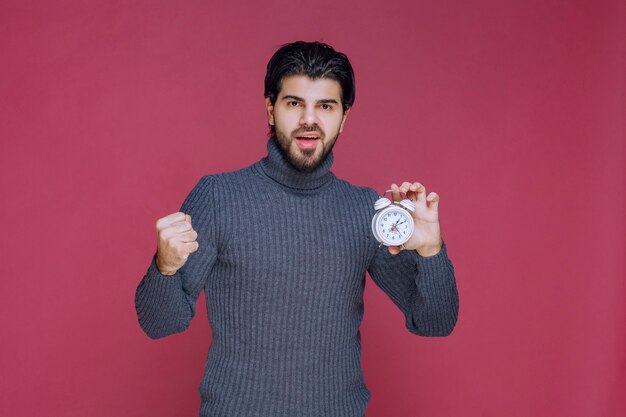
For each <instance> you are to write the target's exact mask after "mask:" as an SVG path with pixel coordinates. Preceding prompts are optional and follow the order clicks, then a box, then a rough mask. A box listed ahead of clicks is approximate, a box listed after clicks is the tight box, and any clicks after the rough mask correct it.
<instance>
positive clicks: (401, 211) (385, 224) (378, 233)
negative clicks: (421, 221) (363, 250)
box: [372, 190, 415, 246]
mask: <svg viewBox="0 0 626 417" xmlns="http://www.w3.org/2000/svg"><path fill="white" fill-rule="evenodd" d="M392 191H394V190H387V191H385V193H384V194H383V195H382V196H381V197H380V198H379V199H378V200H377V201H376V203H374V209H375V210H376V214H374V218H372V233H374V237H375V238H376V240H377V241H379V242H380V245H381V246H382V245H385V246H400V245H402V244H403V243H405V242H407V241H408V240H409V239H410V238H411V235H412V234H413V229H414V226H415V225H414V224H413V217H412V216H411V212H414V211H415V204H414V203H413V202H412V201H411V200H410V199H408V198H405V199H404V200H402V201H394V202H393V203H392V202H391V200H389V199H388V198H385V194H387V193H388V192H392ZM398 192H401V191H398ZM403 194H404V195H405V196H407V195H406V193H403ZM407 197H408V196H407Z"/></svg>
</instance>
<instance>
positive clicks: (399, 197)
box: [391, 184, 402, 201]
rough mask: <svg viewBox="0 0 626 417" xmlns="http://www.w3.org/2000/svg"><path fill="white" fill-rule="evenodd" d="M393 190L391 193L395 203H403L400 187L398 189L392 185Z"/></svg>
mask: <svg viewBox="0 0 626 417" xmlns="http://www.w3.org/2000/svg"><path fill="white" fill-rule="evenodd" d="M391 189H392V190H393V191H392V192H391V196H392V198H393V201H401V200H402V195H400V191H399V190H400V187H398V186H397V185H396V184H391Z"/></svg>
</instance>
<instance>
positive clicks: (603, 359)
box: [0, 0, 626, 417]
mask: <svg viewBox="0 0 626 417" xmlns="http://www.w3.org/2000/svg"><path fill="white" fill-rule="evenodd" d="M624 15H625V9H624V2H622V1H619V0H615V1H591V0H589V1H568V0H555V1H548V0H537V1H517V2H512V1H501V0H483V1H475V2H468V1H464V0H454V1H418V2H415V1H408V0H407V1H397V0H387V1H383V2H369V1H362V0H361V1H345V2H336V1H326V0H320V1H317V2H311V3H307V2H290V1H263V2H247V3H242V2H230V3H229V2H200V1H184V2H174V1H170V2H166V1H143V2H113V1H91V2H85V1H54V2H50V1H7V0H4V1H2V3H1V4H0V140H1V148H0V167H1V168H0V169H1V176H0V191H1V195H2V204H1V206H0V207H1V209H0V210H1V211H0V216H1V218H2V220H3V221H2V224H3V225H2V231H1V232H0V235H1V238H0V242H1V246H0V253H1V254H2V262H1V263H0V265H1V269H2V280H1V281H0V297H1V300H0V313H1V314H0V317H1V318H2V329H3V332H2V339H1V342H0V369H1V371H0V372H1V375H2V378H1V379H0V396H1V400H0V415H3V416H12V417H19V416H34V415H50V416H61V417H70V416H81V417H83V416H92V417H105V416H107V417H108V416H120V417H122V416H148V415H149V416H152V417H157V416H163V417H165V416H193V415H197V414H198V407H199V394H198V391H197V387H198V384H199V382H200V378H201V375H202V372H203V366H204V360H205V355H206V351H207V348H208V345H209V341H210V338H211V335H210V328H209V326H208V323H207V319H206V312H205V311H204V308H205V306H204V301H203V299H202V297H201V298H200V301H199V310H198V311H199V313H198V315H197V316H196V318H195V319H194V321H193V322H192V325H191V328H190V329H189V330H188V331H187V332H185V333H183V334H179V335H174V336H170V337H167V338H165V339H162V340H159V341H153V340H150V339H148V337H147V336H146V335H144V334H143V333H142V332H141V329H140V328H139V325H138V323H137V320H136V316H135V310H134V300H133V297H134V291H135V288H136V286H137V284H138V283H139V280H140V279H141V277H142V276H143V274H144V272H145V270H146V269H147V267H148V264H149V261H150V257H151V256H152V254H153V253H154V250H155V249H156V240H155V238H156V234H155V229H154V223H155V221H156V219H157V218H159V217H162V216H164V215H166V214H169V213H171V212H174V211H177V210H178V208H179V207H180V204H181V203H182V201H183V199H184V197H185V196H186V195H187V193H188V192H189V191H190V190H191V188H192V187H193V185H195V183H196V182H197V181H198V179H199V178H200V176H202V175H204V174H208V173H215V172H223V171H228V170H234V169H238V168H241V167H243V166H245V165H249V164H251V163H253V162H255V161H257V160H258V159H259V158H261V157H262V156H264V155H265V152H266V150H265V133H266V130H267V126H266V120H265V115H264V106H263V77H264V71H265V65H266V63H267V60H268V59H269V57H270V56H271V54H272V53H273V52H274V51H275V50H276V49H277V48H278V47H279V46H280V45H282V44H283V43H286V42H289V41H293V40H296V39H304V40H322V41H325V42H328V43H330V44H332V45H334V46H335V47H336V48H337V49H338V50H340V51H343V52H345V53H346V54H347V55H348V56H349V58H350V59H351V61H352V63H353V65H354V67H355V71H356V79H357V90H356V91H357V95H356V103H355V107H354V109H353V111H352V112H351V114H350V117H349V118H348V122H347V124H346V129H345V131H344V134H343V135H342V136H341V137H340V139H339V142H338V144H337V146H336V147H335V155H336V159H335V164H334V166H333V171H334V172H335V173H336V174H337V175H338V176H339V177H340V178H344V179H347V180H349V181H350V182H352V183H354V184H357V185H368V186H371V187H374V188H375V189H377V190H379V191H383V190H384V189H385V188H386V187H387V186H388V185H389V184H390V183H392V182H401V181H405V180H406V181H421V182H423V183H424V184H425V185H426V187H427V190H428V191H437V192H438V193H439V194H440V195H441V206H440V208H441V213H440V214H441V222H442V232H443V237H444V239H445V240H446V242H447V245H448V248H449V254H450V257H451V259H452V261H453V262H454V265H455V267H456V274H457V281H458V286H459V292H460V299H461V309H460V318H459V322H458V324H457V328H456V329H455V331H454V333H453V334H452V335H451V336H450V337H447V338H422V337H416V336H414V335H412V334H410V333H409V332H408V331H407V330H406V329H405V328H404V319H403V317H402V315H401V313H400V311H399V310H397V308H396V307H395V306H394V305H393V304H392V303H391V301H390V300H389V299H388V298H387V297H386V296H385V294H384V293H383V292H382V291H381V290H379V289H378V288H377V287H376V286H375V285H374V284H373V282H372V281H371V280H370V279H369V278H368V281H367V287H366V304H365V306H366V307H365V319H364V322H363V325H362V334H363V342H364V345H363V365H364V369H365V377H366V383H367V385H368V387H369V388H370V390H371V391H372V393H373V397H372V400H371V402H370V404H369V408H368V412H367V416H368V417H389V416H393V417H415V416H434V417H445V416H468V417H492V416H508V417H527V416H536V417H543V416H545V417H553V416H568V417H589V416H593V417H604V416H606V417H609V416H612V417H613V416H615V417H616V416H624V415H626V406H625V400H624V392H625V390H626V362H625V359H626V354H625V352H626V349H625V348H626V332H625V329H626V326H625V324H626V323H625V308H624V296H625V286H624V266H625V262H624V252H625V245H624V232H625V230H624V208H625V207H624V195H625V189H624V184H625V181H624V180H625V170H624V156H625V149H624V142H625V129H624V114H625V106H624V95H625V84H624V68H625V67H626V66H625V61H624V51H625V47H624V39H626V33H625V23H624V22H625V18H624ZM242 198H254V190H250V194H249V195H245V196H242Z"/></svg>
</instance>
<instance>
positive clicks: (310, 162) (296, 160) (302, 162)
mask: <svg viewBox="0 0 626 417" xmlns="http://www.w3.org/2000/svg"><path fill="white" fill-rule="evenodd" d="M306 132H317V133H319V135H320V138H319V139H318V140H319V141H320V142H321V144H322V152H319V150H318V147H317V146H316V147H315V148H311V149H300V147H298V145H297V144H296V143H295V138H296V137H297V136H298V135H301V134H303V133H306ZM337 138H339V132H337V135H336V136H335V137H334V138H331V139H330V140H328V141H327V140H326V134H325V133H324V131H323V130H322V129H320V128H318V127H309V128H303V129H298V130H295V131H293V132H292V133H291V135H290V136H288V135H287V134H285V133H284V132H283V131H281V130H280V129H278V128H276V129H275V133H274V138H273V139H272V140H274V141H275V142H276V143H277V144H278V148H279V149H280V150H281V153H282V154H283V156H284V157H285V159H286V160H287V161H288V162H289V163H290V164H291V165H292V166H293V167H294V168H296V169H297V170H298V171H301V172H311V171H313V170H314V169H315V168H317V167H318V166H320V165H321V164H322V162H324V161H325V160H326V157H327V156H328V154H329V153H330V151H332V150H333V147H334V146H335V143H336V142H337ZM294 145H295V147H294Z"/></svg>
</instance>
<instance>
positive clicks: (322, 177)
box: [135, 42, 458, 417]
mask: <svg viewBox="0 0 626 417" xmlns="http://www.w3.org/2000/svg"><path fill="white" fill-rule="evenodd" d="M265 97H266V108H267V116H268V123H269V125H270V130H271V132H270V133H271V134H270V138H269V140H268V142H267V149H268V155H267V156H266V157H265V158H263V159H261V160H260V161H258V162H256V163H254V164H252V165H250V166H248V167H245V168H242V169H240V170H237V171H232V172H227V173H219V174H212V175H206V176H204V177H202V178H201V179H200V181H199V182H198V184H197V185H196V186H195V187H194V188H193V190H192V191H191V193H190V194H189V195H188V196H187V198H186V199H185V201H184V202H183V205H182V207H181V209H180V212H177V213H173V214H170V215H168V216H165V217H163V218H161V219H159V220H158V221H157V223H156V228H157V232H158V245H157V251H156V253H155V255H154V256H153V258H152V262H151V264H150V267H149V268H148V271H147V273H146V275H145V276H144V277H143V279H142V281H141V283H140V284H139V286H138V288H137V291H136V297H135V300H136V309H137V315H138V318H139V323H140V324H141V327H142V328H143V330H144V331H145V332H146V333H147V334H148V336H150V337H151V338H160V337H164V336H167V335H169V334H172V333H176V332H182V331H183V330H185V329H186V328H187V327H188V325H189V322H190V320H191V319H192V318H193V316H194V314H195V307H196V300H197V297H198V295H199V293H200V291H201V290H203V289H204V292H205V295H206V304H207V313H208V317H209V322H210V325H211V328H212V335H213V336H212V341H211V346H210V349H209V354H208V358H207V362H206V368H205V374H204V377H203V379H202V382H201V384H200V394H201V398H202V405H201V409H200V415H201V416H207V417H208V416H220V417H235V416H236V417H251V416H264V417H266V416H283V417H294V416H298V417H307V416H310V417H321V416H331V417H363V416H364V415H365V408H366V406H367V403H368V401H369V400H370V397H371V394H370V391H369V390H368V389H367V387H366V385H365V382H364V378H363V373H362V368H361V335H360V332H359V325H360V323H361V319H362V317H363V290H364V285H365V272H366V271H367V272H369V274H370V275H371V277H372V279H373V280H374V282H375V283H376V284H377V285H378V286H379V287H380V288H381V289H382V290H383V291H384V292H385V293H386V294H387V295H388V296H389V297H390V298H391V300H392V301H393V302H394V303H395V305H396V306H398V308H399V309H400V310H401V311H402V313H403V314H404V316H405V318H406V327H407V329H408V330H409V331H410V332H412V333H414V334H417V335H422V336H446V335H448V334H450V332H451V331H452V329H453V328H454V326H455V324H456V320H457V314H458V295H457V289H456V283H455V278H454V270H453V267H452V264H451V262H450V260H449V259H448V257H447V253H446V247H445V244H444V243H443V241H442V240H441V236H440V229H439V220H438V215H437V206H438V202H439V197H438V196H437V195H436V194H435V193H430V194H429V195H428V196H426V189H425V187H424V186H423V185H422V184H419V183H416V182H414V183H410V182H403V183H402V184H401V185H400V186H399V187H398V186H397V185H396V184H392V185H391V187H392V189H393V190H394V193H393V195H394V198H396V199H399V197H400V192H404V193H406V194H407V196H408V197H409V198H411V199H412V200H413V201H414V202H415V204H416V206H417V210H416V211H415V212H414V213H413V214H412V216H413V219H414V222H415V232H414V233H413V235H412V237H411V239H410V240H409V241H408V242H406V243H405V245H404V246H403V247H389V248H386V247H384V246H382V247H381V246H380V245H379V244H378V242H377V241H376V239H375V238H374V236H373V234H372V231H371V220H372V217H373V215H374V202H375V201H376V200H377V199H378V197H379V196H378V194H377V193H376V192H375V191H374V190H373V189H371V188H367V187H357V186H353V185H351V184H349V183H348V182H347V181H344V180H341V179H339V178H337V177H336V176H335V175H334V174H333V173H332V172H331V171H330V167H331V165H332V163H333V153H332V148H333V146H334V144H335V142H336V141H337V138H338V136H339V134H340V133H341V131H342V130H343V128H344V125H345V122H346V118H347V116H348V114H349V111H350V108H351V107H352V105H353V102H354V76H353V72H352V67H351V65H350V63H349V61H348V59H347V58H346V56H345V55H344V54H342V53H339V52H336V51H335V50H334V49H333V48H331V47H330V46H328V45H325V44H322V43H317V42H313V43H305V42H295V43H292V44H288V45H285V46H283V47H282V48H280V49H279V50H278V51H277V52H276V53H275V54H274V56H273V57H272V59H271V60H270V61H269V63H268V66H267V75H266V78H265ZM192 220H193V226H192Z"/></svg>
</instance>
